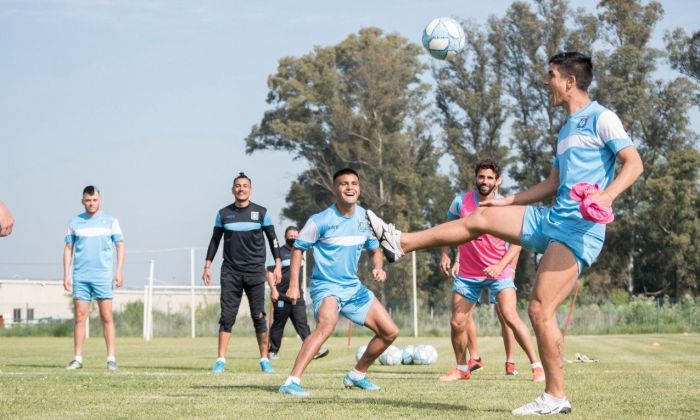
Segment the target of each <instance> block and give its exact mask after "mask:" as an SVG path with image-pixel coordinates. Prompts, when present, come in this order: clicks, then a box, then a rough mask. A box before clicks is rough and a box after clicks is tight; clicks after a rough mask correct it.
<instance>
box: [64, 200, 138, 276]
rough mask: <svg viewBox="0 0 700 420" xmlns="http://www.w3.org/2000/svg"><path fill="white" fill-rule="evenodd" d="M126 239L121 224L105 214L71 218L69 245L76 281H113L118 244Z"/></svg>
mask: <svg viewBox="0 0 700 420" xmlns="http://www.w3.org/2000/svg"><path fill="white" fill-rule="evenodd" d="M123 240H124V236H123V235H122V229H121V227H120V226H119V221H118V220H117V219H116V218H114V217H113V216H110V215H109V214H107V213H105V212H103V211H100V212H98V213H97V214H95V215H94V216H93V217H90V215H88V214H87V213H81V214H79V215H77V216H75V217H74V218H73V219H71V221H70V222H69V224H68V233H66V237H65V242H66V243H67V244H72V245H73V280H74V281H94V282H111V281H112V278H113V272H114V244H115V243H117V242H120V241H123Z"/></svg>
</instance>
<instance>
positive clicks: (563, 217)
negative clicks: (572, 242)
mask: <svg viewBox="0 0 700 420" xmlns="http://www.w3.org/2000/svg"><path fill="white" fill-rule="evenodd" d="M629 146H633V144H632V140H630V138H629V136H628V135H627V133H626V132H625V129H624V128H623V127H622V122H621V121H620V118H618V116H617V115H616V114H615V113H614V112H612V111H611V110H609V109H607V108H605V107H604V106H602V105H600V104H599V103H598V102H596V101H592V102H590V103H589V104H588V105H586V106H585V107H583V108H582V109H580V110H579V111H577V112H576V113H575V114H573V115H570V116H569V118H568V119H567V121H566V124H564V126H563V127H562V128H561V130H559V138H558V140H557V154H556V158H555V159H554V167H555V168H557V169H558V170H559V189H558V190H557V198H556V202H555V203H554V206H552V209H551V211H550V213H549V218H550V221H551V222H552V223H554V224H557V223H562V222H563V223H566V226H567V228H568V229H571V230H574V231H577V232H582V233H583V232H585V233H587V234H589V235H594V236H596V237H598V238H600V239H604V238H605V225H604V224H600V223H595V222H591V221H588V220H584V219H583V217H582V216H581V212H580V211H579V203H578V202H576V201H574V200H573V199H572V198H571V197H569V191H570V190H571V187H572V186H573V185H574V184H576V183H579V182H588V183H589V184H591V185H592V184H598V185H599V186H600V189H601V190H604V189H605V188H607V187H608V185H609V184H610V182H612V180H613V178H614V176H615V159H616V155H617V153H618V152H619V151H620V150H622V149H624V148H626V147H629Z"/></svg>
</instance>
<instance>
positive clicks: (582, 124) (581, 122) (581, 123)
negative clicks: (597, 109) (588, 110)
mask: <svg viewBox="0 0 700 420" xmlns="http://www.w3.org/2000/svg"><path fill="white" fill-rule="evenodd" d="M587 122H588V117H586V118H581V119H580V120H578V124H576V128H584V127H585V126H586V123H587Z"/></svg>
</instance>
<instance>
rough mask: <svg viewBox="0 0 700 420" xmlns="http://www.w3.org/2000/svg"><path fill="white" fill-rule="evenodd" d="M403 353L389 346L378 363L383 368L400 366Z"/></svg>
mask: <svg viewBox="0 0 700 420" xmlns="http://www.w3.org/2000/svg"><path fill="white" fill-rule="evenodd" d="M402 356H403V353H402V352H401V349H400V348H398V347H396V346H389V347H387V349H386V350H384V353H382V354H381V356H379V363H381V364H383V365H385V366H396V365H400V364H401V359H402V358H403V357H402Z"/></svg>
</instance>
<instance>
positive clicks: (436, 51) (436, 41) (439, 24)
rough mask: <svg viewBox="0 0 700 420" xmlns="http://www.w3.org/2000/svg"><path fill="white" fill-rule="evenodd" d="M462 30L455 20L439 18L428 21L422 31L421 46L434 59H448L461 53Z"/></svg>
mask: <svg viewBox="0 0 700 420" xmlns="http://www.w3.org/2000/svg"><path fill="white" fill-rule="evenodd" d="M465 41H466V40H465V37H464V30H463V29H462V25H460V24H459V23H458V22H457V21H456V20H454V19H452V18H448V17H439V18H435V19H433V20H431V21H430V23H429V24H428V26H426V27H425V30H423V46H424V47H425V49H426V50H428V52H429V53H430V55H432V56H433V57H435V58H438V59H440V60H444V59H450V58H453V57H455V56H456V55H457V54H459V53H460V52H462V49H464V43H465Z"/></svg>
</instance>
